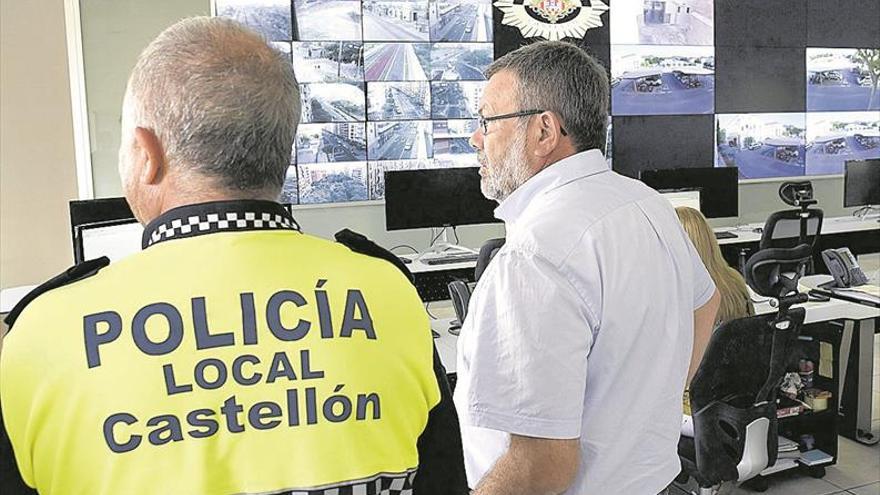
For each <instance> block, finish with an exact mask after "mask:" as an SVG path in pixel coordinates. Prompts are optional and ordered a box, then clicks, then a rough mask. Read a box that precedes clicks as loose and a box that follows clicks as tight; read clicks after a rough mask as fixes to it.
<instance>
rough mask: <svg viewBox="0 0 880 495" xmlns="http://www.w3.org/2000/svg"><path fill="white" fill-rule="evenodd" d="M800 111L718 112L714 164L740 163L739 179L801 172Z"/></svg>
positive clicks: (802, 123) (802, 121)
mask: <svg viewBox="0 0 880 495" xmlns="http://www.w3.org/2000/svg"><path fill="white" fill-rule="evenodd" d="M805 126H806V123H805V117H804V114H803V113H763V114H762V113H750V114H719V115H716V117H715V141H716V154H715V166H716V167H739V176H740V179H763V178H768V177H794V176H799V175H804V154H805V151H806V150H805V144H806V143H805V138H806V133H805Z"/></svg>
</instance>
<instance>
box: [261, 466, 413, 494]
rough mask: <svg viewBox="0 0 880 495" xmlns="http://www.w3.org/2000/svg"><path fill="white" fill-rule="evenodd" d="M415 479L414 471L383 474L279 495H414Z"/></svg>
mask: <svg viewBox="0 0 880 495" xmlns="http://www.w3.org/2000/svg"><path fill="white" fill-rule="evenodd" d="M415 478H416V470H415V469H412V470H409V471H407V472H405V473H400V474H381V475H377V476H373V477H371V478H369V479H366V480H359V481H356V482H347V483H340V484H337V485H334V486H326V487H320V488H313V489H308V490H293V491H286V492H281V493H279V494H278V495H412V493H413V482H414V480H415ZM267 495H268V494H267Z"/></svg>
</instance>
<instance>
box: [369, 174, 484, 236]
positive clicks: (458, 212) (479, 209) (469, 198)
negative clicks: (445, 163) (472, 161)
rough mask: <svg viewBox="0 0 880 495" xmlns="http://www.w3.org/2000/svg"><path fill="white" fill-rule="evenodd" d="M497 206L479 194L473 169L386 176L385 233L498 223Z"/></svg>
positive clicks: (478, 177) (476, 177) (477, 180)
mask: <svg viewBox="0 0 880 495" xmlns="http://www.w3.org/2000/svg"><path fill="white" fill-rule="evenodd" d="M497 206H498V203H496V202H495V201H492V200H489V199H486V197H485V196H483V193H482V192H481V191H480V173H479V169H478V168H475V167H467V168H443V169H428V170H391V171H386V172H385V227H386V228H387V229H388V230H400V229H418V228H426V227H447V226H457V225H473V224H481V223H498V222H500V220H498V219H496V218H495V208H496V207H497Z"/></svg>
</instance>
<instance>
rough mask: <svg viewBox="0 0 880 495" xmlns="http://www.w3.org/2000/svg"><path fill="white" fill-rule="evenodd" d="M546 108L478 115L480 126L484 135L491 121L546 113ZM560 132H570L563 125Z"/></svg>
mask: <svg viewBox="0 0 880 495" xmlns="http://www.w3.org/2000/svg"><path fill="white" fill-rule="evenodd" d="M545 111H546V110H538V109H534V110H520V111H519V112H513V113H505V114H504V115H493V116H491V117H483V116H480V117H478V119H477V120H478V122H479V124H480V128H481V129H482V130H483V135H484V136H485V135H486V134H489V122H494V121H496V120H504V119H513V118H516V117H528V116H530V115H537V114H539V113H544V112H545ZM559 132H561V133H562V135H563V136H568V133H567V132H565V129H563V128H562V127H560V128H559Z"/></svg>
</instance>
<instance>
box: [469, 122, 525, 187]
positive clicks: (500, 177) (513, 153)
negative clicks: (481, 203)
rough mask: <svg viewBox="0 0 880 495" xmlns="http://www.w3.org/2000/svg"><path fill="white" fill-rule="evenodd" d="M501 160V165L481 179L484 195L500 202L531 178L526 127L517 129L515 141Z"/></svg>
mask: <svg viewBox="0 0 880 495" xmlns="http://www.w3.org/2000/svg"><path fill="white" fill-rule="evenodd" d="M500 162H501V163H502V165H501V166H500V167H498V168H495V169H494V170H493V173H492V174H491V175H489V176H487V177H483V180H481V181H480V191H482V193H483V196H485V197H486V198H488V199H493V200H495V201H498V202H499V203H500V202H502V201H504V200H505V199H507V197H508V196H510V195H511V194H512V193H513V191H515V190H516V189H517V188H518V187H519V186H521V185H523V184H525V182H526V181H527V180H529V178H531V172H530V171H529V168H528V164H527V163H526V133H525V129H518V130H517V135H516V137H515V138H514V140H513V143H512V144H511V145H510V148H509V149H508V150H507V154H506V155H505V156H504V158H502V159H501V160H500Z"/></svg>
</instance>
